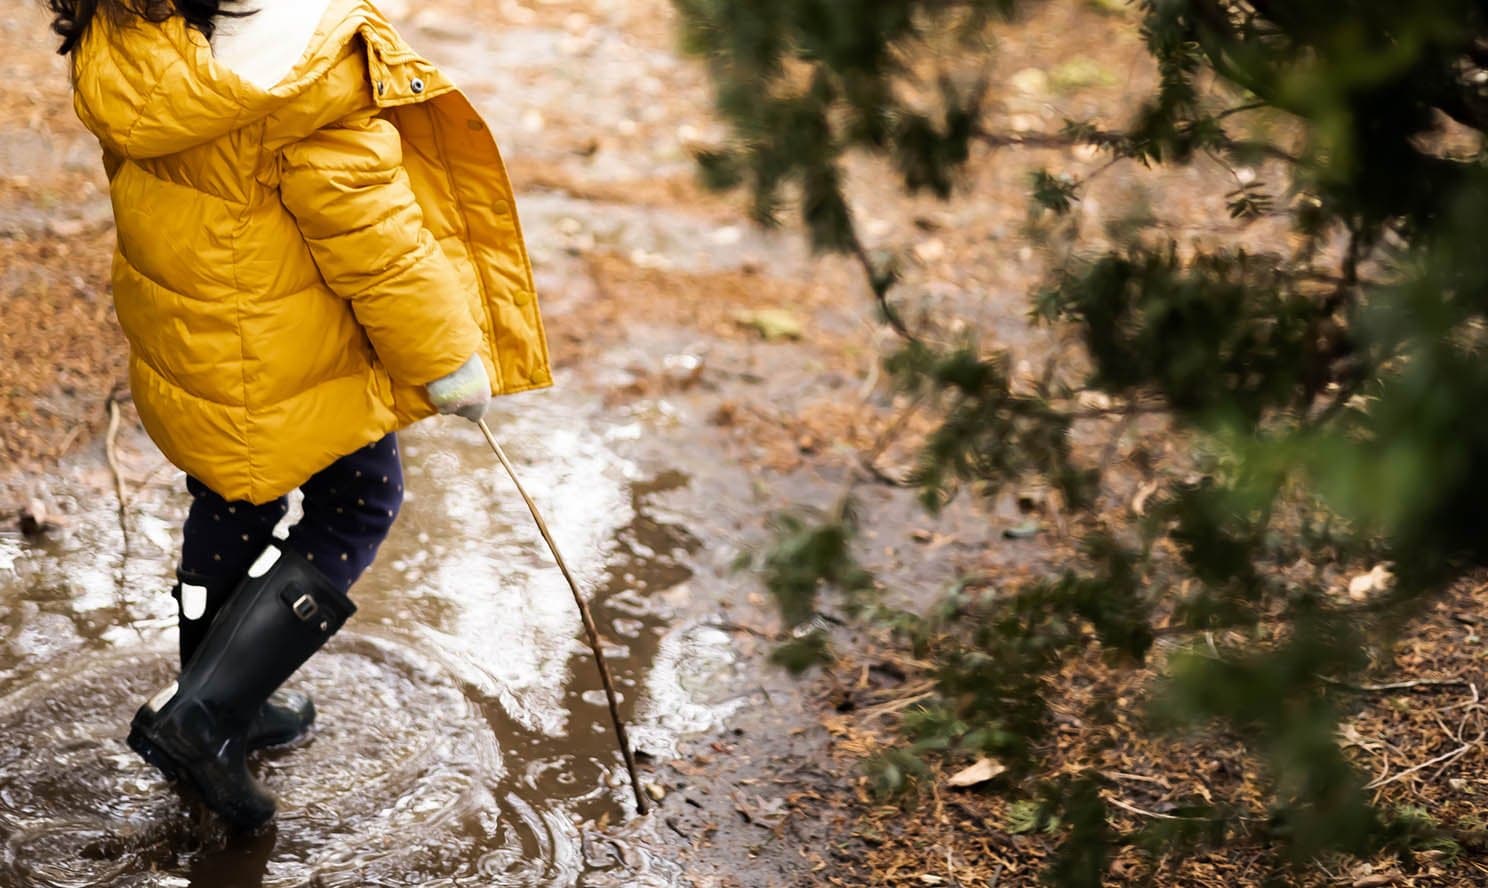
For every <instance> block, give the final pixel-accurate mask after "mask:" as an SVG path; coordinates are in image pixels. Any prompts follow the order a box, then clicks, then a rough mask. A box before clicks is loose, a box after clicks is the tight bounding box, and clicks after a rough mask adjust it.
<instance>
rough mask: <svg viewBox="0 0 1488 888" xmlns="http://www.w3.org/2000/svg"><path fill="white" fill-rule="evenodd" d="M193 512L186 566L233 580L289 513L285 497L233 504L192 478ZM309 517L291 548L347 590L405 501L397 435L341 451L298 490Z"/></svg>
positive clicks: (183, 559) (184, 556)
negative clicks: (303, 497) (267, 500)
mask: <svg viewBox="0 0 1488 888" xmlns="http://www.w3.org/2000/svg"><path fill="white" fill-rule="evenodd" d="M186 488H187V490H189V491H190V492H191V497H192V501H191V512H190V513H189V514H188V515H187V516H186V527H185V543H184V544H183V545H182V547H181V570H182V571H185V572H189V573H193V574H197V575H199V576H203V577H207V578H211V579H212V580H221V581H224V582H236V581H237V580H238V579H239V578H240V577H242V576H243V575H244V574H246V573H247V572H248V567H249V565H251V564H252V563H253V561H254V559H256V558H257V557H258V556H259V554H260V553H262V552H263V550H264V547H265V546H267V545H268V543H269V539H270V537H271V536H272V534H273V531H274V527H275V526H276V525H277V524H278V523H279V521H280V520H281V519H283V518H284V515H285V513H286V512H288V511H289V502H288V500H287V498H285V497H280V498H279V499H277V500H275V501H274V502H271V503H266V504H264V505H261V506H255V505H252V504H251V503H246V502H236V503H235V502H228V501H227V500H224V499H223V498H222V497H220V496H218V495H217V494H215V493H213V492H212V491H211V490H210V489H209V488H208V487H207V486H206V485H205V484H203V483H201V482H200V481H198V480H196V479H195V478H191V477H188V478H187V479H186ZM300 490H301V492H302V493H304V495H305V504H304V509H305V515H304V517H303V518H301V519H300V520H299V522H297V523H296V524H295V525H294V527H292V528H291V529H290V531H289V539H288V540H286V541H285V543H286V545H288V546H289V548H290V549H292V550H294V551H295V552H298V553H299V554H301V555H303V556H304V557H305V558H307V559H309V560H310V561H311V562H313V563H314V564H315V566H316V567H318V568H320V570H321V572H322V573H324V574H325V575H326V576H327V577H329V578H330V580H331V582H333V583H335V584H336V585H338V586H340V587H341V590H342V591H343V592H345V591H348V590H350V589H351V587H352V584H354V583H355V582H356V581H357V579H358V578H359V577H360V576H361V575H362V573H363V572H364V571H366V569H367V568H368V567H370V566H371V565H372V561H373V559H375V558H376V557H377V548H378V547H379V546H381V545H382V541H383V540H385V539H387V535H388V531H389V530H391V529H392V526H393V520H394V519H395V518H397V517H398V509H399V508H400V507H401V506H402V505H403V466H402V464H401V463H399V461H398V438H397V436H396V435H388V436H387V437H386V438H383V439H382V440H381V441H378V442H377V443H375V444H370V445H368V446H366V447H364V448H362V449H361V450H358V451H356V452H355V453H352V454H349V455H347V456H343V457H341V458H340V459H338V460H336V461H335V462H334V463H332V464H331V465H330V466H328V467H327V468H326V469H324V470H323V471H321V472H319V473H317V474H316V475H315V476H314V477H312V478H311V479H310V480H309V481H306V482H305V483H304V485H302V486H301V487H300Z"/></svg>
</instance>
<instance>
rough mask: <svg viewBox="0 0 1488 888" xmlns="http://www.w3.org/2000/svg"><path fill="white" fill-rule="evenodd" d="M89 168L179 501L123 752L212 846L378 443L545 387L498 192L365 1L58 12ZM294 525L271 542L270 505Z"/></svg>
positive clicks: (147, 418)
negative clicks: (155, 686) (145, 695)
mask: <svg viewBox="0 0 1488 888" xmlns="http://www.w3.org/2000/svg"><path fill="white" fill-rule="evenodd" d="M49 4H50V7H51V10H52V11H53V12H54V13H55V14H56V21H55V24H54V26H53V27H54V30H56V31H57V33H58V34H60V35H61V36H62V38H63V46H62V49H61V51H62V52H63V53H64V54H70V56H71V59H72V72H73V85H74V88H75V102H74V104H75V107H76V109H77V112H78V116H79V117H80V118H81V119H82V121H83V123H84V124H85V125H86V126H87V127H88V128H89V129H90V130H91V131H92V132H93V133H94V134H95V135H97V136H98V139H99V142H100V143H101V145H102V147H103V162H104V168H105V170H106V172H107V174H108V178H109V183H110V192H111V196H112V200H113V207H114V216H115V220H116V223H117V232H118V251H117V254H116V256H115V261H114V273H113V289H114V300H115V306H116V309H117V313H118V317H119V323H120V326H121V327H122V328H123V329H124V333H125V335H126V336H127V337H128V340H129V344H130V353H131V354H130V365H129V366H130V383H131V387H132V390H133V394H134V401H135V404H136V405H137V406H138V408H139V414H140V418H141V420H142V421H143V422H144V425H145V428H146V430H147V431H148V432H149V433H150V436H151V437H152V438H153V439H154V440H155V442H156V443H157V444H158V445H159V446H160V449H161V450H162V451H163V452H164V453H165V454H166V456H167V457H169V458H170V460H171V461H172V462H174V463H175V464H176V465H177V466H179V467H181V468H182V469H183V470H184V471H185V472H186V473H187V475H188V481H187V486H188V488H189V490H190V492H191V495H192V505H191V511H190V515H189V517H188V518H187V520H186V526H185V529H184V545H183V547H182V554H181V564H180V570H179V580H180V582H179V584H178V585H177V587H176V590H175V592H174V594H175V596H176V598H177V601H178V603H179V612H180V618H181V624H180V625H181V630H180V642H181V662H182V669H181V673H180V678H179V680H178V681H177V682H176V683H175V684H173V685H172V686H171V687H168V688H166V689H165V690H163V691H162V692H161V693H159V694H158V695H156V697H155V698H154V699H152V700H151V701H149V703H147V704H146V705H145V706H143V707H142V708H141V709H140V710H139V712H138V714H137V715H136V716H135V718H134V722H133V724H132V726H131V728H130V733H129V743H130V746H132V747H133V748H134V749H135V750H136V751H137V752H138V753H139V754H140V755H141V756H143V757H144V758H145V759H146V760H148V761H149V762H150V763H152V764H154V765H155V766H156V767H158V768H159V769H160V770H161V771H162V772H163V773H164V774H165V775H166V776H167V777H168V778H171V779H173V780H182V781H185V782H187V783H189V784H191V785H192V786H194V787H195V788H196V789H197V790H198V792H199V793H200V794H201V796H202V798H203V799H204V800H205V801H206V803H207V804H208V805H209V806H210V807H211V808H212V809H214V810H215V811H217V812H218V813H219V814H220V815H222V816H223V817H224V818H225V819H226V820H227V821H228V822H229V823H230V824H232V825H234V826H237V827H240V828H246V829H252V828H256V827H258V826H260V825H262V824H264V823H266V822H267V821H268V820H269V819H270V818H272V817H273V814H274V800H273V797H272V796H271V795H269V794H268V793H267V792H266V791H265V790H264V788H263V787H262V786H261V785H260V784H259V783H258V782H257V781H256V780H255V779H254V778H253V776H252V775H251V774H250V773H249V771H248V768H247V764H246V759H245V753H246V752H247V751H248V750H249V749H251V748H254V747H257V746H262V745H268V744H274V743H282V742H286V741H289V740H292V739H294V738H296V737H298V736H300V735H301V734H302V733H303V732H304V730H305V729H306V727H308V725H309V723H310V722H311V720H312V719H313V718H314V709H313V707H312V705H311V704H310V702H309V700H308V699H306V698H305V697H304V696H302V695H297V694H285V693H280V692H277V689H278V688H279V686H280V685H281V684H282V683H283V682H284V680H285V679H287V678H289V676H290V675H291V674H292V673H294V671H295V670H296V669H298V668H299V667H300V665H301V664H303V663H304V662H305V661H306V660H307V659H308V658H309V657H310V656H311V655H312V654H314V653H315V651H316V650H318V649H319V648H320V647H321V646H322V645H323V644H325V642H326V640H327V639H329V638H330V637H331V635H333V634H334V633H335V632H336V631H337V630H338V629H340V628H341V626H342V624H343V623H344V622H345V621H346V620H347V618H349V617H350V616H351V615H352V613H354V612H355V610H356V607H355V605H354V604H352V601H351V599H350V598H349V597H348V596H347V592H348V590H349V589H350V588H351V586H352V584H353V583H355V582H356V580H357V578H358V577H359V576H360V575H361V574H362V572H363V571H364V570H365V569H366V568H367V567H368V565H370V564H371V562H372V560H373V558H374V557H375V555H376V553H377V548H378V546H379V545H380V544H381V542H382V540H383V539H384V537H385V536H386V535H387V533H388V530H389V528H390V526H391V525H392V523H393V519H394V518H395V517H396V515H397V512H398V508H399V505H400V503H401V502H402V491H403V487H402V474H401V471H400V466H399V462H398V445H397V439H396V437H395V436H394V433H395V432H396V431H397V430H399V429H401V428H404V427H406V426H407V425H409V424H410V423H413V422H415V421H417V420H419V419H422V418H425V417H428V416H431V415H434V414H435V413H436V412H438V413H459V414H461V415H464V416H466V417H467V418H470V419H480V418H481V416H482V415H483V413H484V411H485V407H486V403H487V401H488V400H489V398H490V397H491V395H493V394H498V395H499V394H508V393H512V392H519V391H525V390H528V389H535V388H540V387H543V386H547V385H551V383H552V377H551V373H550V370H549V363H548V353H547V345H546V341H545V338H544V335H543V329H542V321H541V318H540V317H539V314H538V308H537V304H536V298H535V296H534V292H533V284H532V273H531V267H530V264H529V262H528V259H527V254H526V251H525V248H524V247H523V244H522V239H521V232H520V229H519V227H518V224H517V219H516V215H515V210H514V205H513V198H512V192H511V187H510V185H509V183H508V182H507V179H506V174H505V172H504V169H503V167H502V164H501V160H500V157H499V155H498V153H497V149H496V145H495V142H494V141H493V140H492V138H491V135H490V132H489V130H488V129H487V127H486V125H485V124H484V123H483V122H482V121H481V119H480V117H479V115H477V114H476V112H475V111H474V109H473V108H472V107H471V105H470V103H469V102H468V101H467V100H466V98H465V97H464V96H463V95H462V94H461V93H460V92H459V91H458V90H456V89H455V87H454V86H453V84H451V83H450V82H449V80H448V79H446V78H445V77H444V75H442V74H441V73H440V71H439V70H438V69H437V68H435V67H434V66H433V65H432V64H430V63H429V62H427V61H425V60H424V59H423V58H420V57H419V56H418V55H417V54H415V53H414V52H413V51H412V50H411V49H409V47H408V46H407V45H406V44H405V43H404V42H403V40H402V39H401V38H400V37H399V35H398V34H397V33H396V32H395V31H394V29H393V28H392V26H391V25H390V24H389V23H388V22H387V20H386V19H385V18H384V17H383V16H382V15H381V14H380V13H379V12H378V11H377V10H376V8H375V7H374V6H373V5H372V4H371V3H370V2H368V0H248V2H247V3H244V4H241V5H240V4H239V3H235V2H233V0H49ZM295 488H299V489H301V490H302V491H303V493H304V512H305V514H304V518H303V519H302V520H301V521H300V522H299V523H298V524H297V525H296V526H295V527H294V528H293V529H292V530H291V532H290V534H289V537H288V539H286V540H284V541H282V542H281V541H278V540H276V539H274V538H272V537H271V531H272V530H273V528H274V526H275V524H276V523H277V522H278V521H279V519H280V518H281V517H283V515H284V513H285V508H286V507H285V499H284V498H285V495H286V494H287V493H289V492H290V491H291V490H294V489H295Z"/></svg>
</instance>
